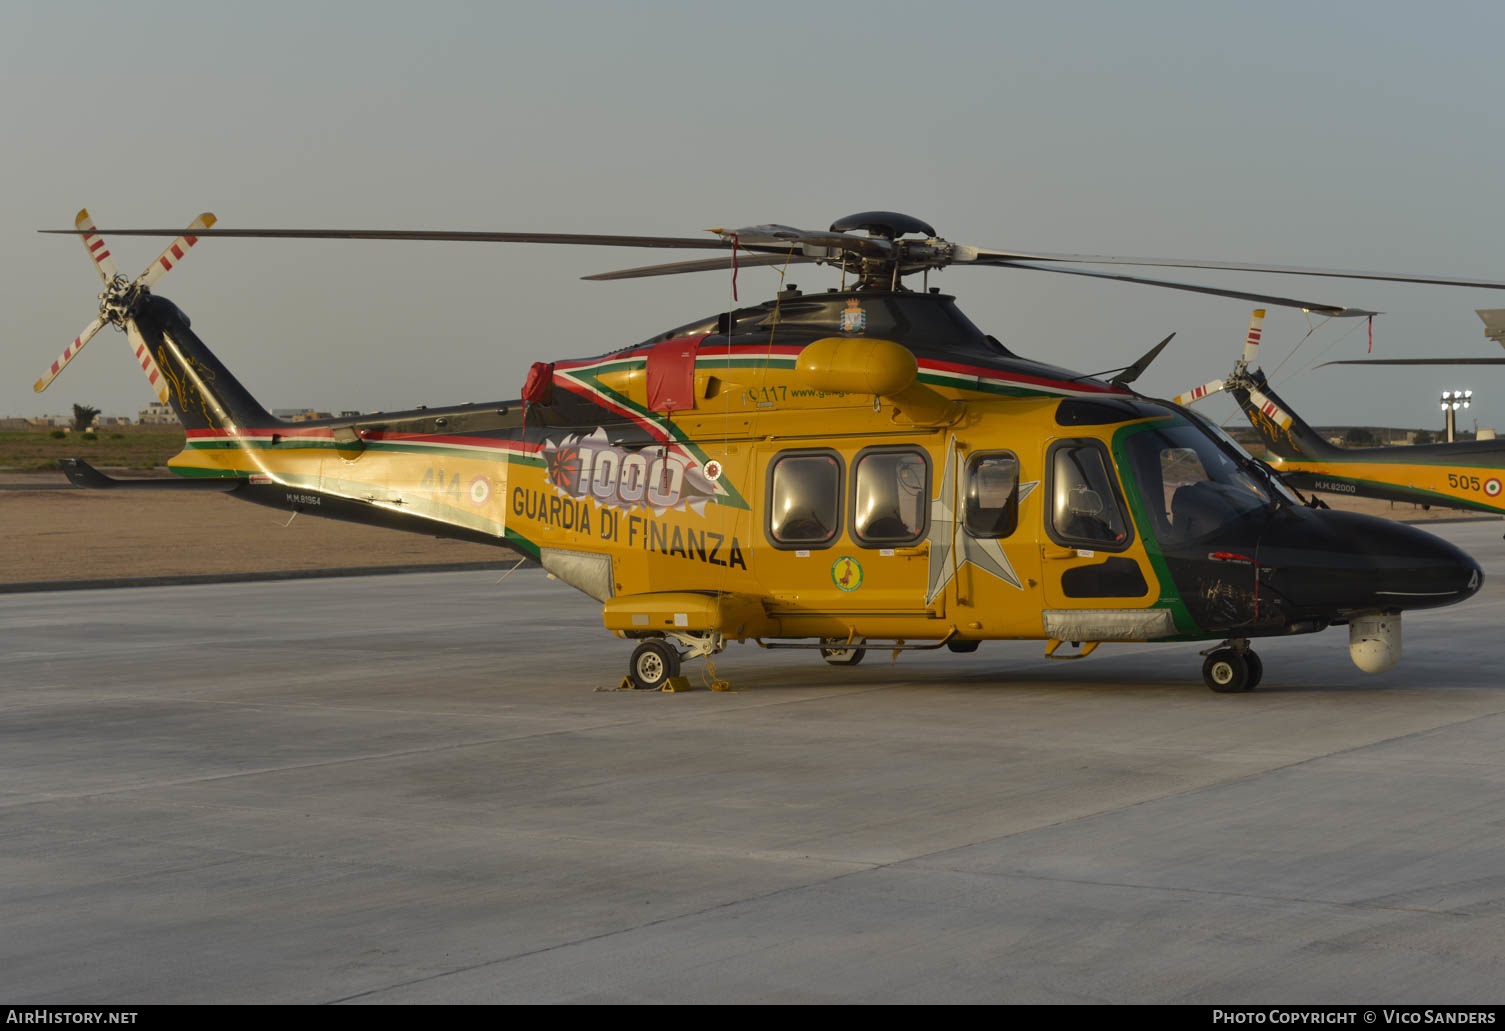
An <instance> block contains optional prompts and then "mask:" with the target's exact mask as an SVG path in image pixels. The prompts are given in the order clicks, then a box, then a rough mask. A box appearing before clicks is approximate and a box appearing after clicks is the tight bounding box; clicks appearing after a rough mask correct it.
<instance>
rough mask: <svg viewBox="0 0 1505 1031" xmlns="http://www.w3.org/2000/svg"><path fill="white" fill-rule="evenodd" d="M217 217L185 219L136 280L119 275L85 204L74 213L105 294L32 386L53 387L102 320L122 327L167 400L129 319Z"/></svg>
mask: <svg viewBox="0 0 1505 1031" xmlns="http://www.w3.org/2000/svg"><path fill="white" fill-rule="evenodd" d="M215 221H216V220H215V217H214V216H213V215H212V214H210V213H208V212H205V213H204V214H202V215H200V216H199V217H198V218H196V219H194V220H193V221H192V222H191V223H189V225H188V229H187V231H186V232H184V234H183V235H182V236H180V237H178V238H177V239H176V240H174V241H173V242H172V243H171V244H169V245H168V247H167V249H166V250H164V251H163V252H162V254H161V256H160V257H158V258H157V260H156V261H154V262H152V263H151V264H150V265H148V266H147V267H146V271H144V272H142V273H141V275H139V276H137V277H136V279H135V281H133V282H128V281H127V280H126V278H125V277H124V276H122V275H121V274H120V270H119V267H118V266H117V265H116V264H115V259H114V258H113V257H111V255H110V248H109V246H108V245H107V244H106V243H105V241H104V238H103V237H101V236H100V235H99V234H98V233H97V232H95V227H94V220H93V218H91V217H90V216H89V212H88V209H87V208H86V209H83V210H81V211H79V213H78V217H77V218H75V219H74V226H75V227H76V228H77V229H79V230H80V235H79V239H81V240H83V242H84V249H85V250H87V251H88V253H89V258H90V260H91V261H93V262H94V268H95V271H97V272H98V273H99V278H100V280H101V281H103V283H104V285H105V289H104V293H102V294H100V295H99V315H98V316H96V317H95V319H94V321H93V322H91V323H89V325H88V326H87V327H85V329H84V331H83V332H82V333H80V334H79V335H78V336H76V337H74V338H73V343H71V344H69V345H68V346H67V347H65V348H63V353H62V354H60V355H58V357H57V360H56V361H54V362H53V363H52V365H51V366H49V367H48V369H47V371H46V372H44V373H43V374H42V375H41V377H39V378H38V379H37V381H36V383H35V384H34V385H33V386H32V389H33V390H35V391H36V392H37V393H39V394H40V393H41V392H42V391H44V390H46V389H47V388H48V387H49V386H51V385H52V381H53V380H55V379H57V377H58V376H59V374H61V373H62V371H63V370H64V369H65V368H67V367H68V363H69V362H71V361H73V359H74V358H76V357H78V353H79V352H80V351H82V350H83V349H84V345H85V344H87V343H88V342H89V341H90V340H91V339H92V338H93V337H94V334H96V333H98V332H99V331H100V330H101V329H103V328H104V325H105V323H111V324H113V325H114V326H115V327H116V328H117V329H121V330H123V331H125V333H126V334H127V337H128V339H129V346H130V347H131V350H132V351H133V352H134V356H135V358H136V361H137V363H138V364H139V365H140V366H141V371H142V373H143V374H144V375H145V376H146V381H147V382H148V383H149V384H151V388H152V391H153V392H154V393H155V394H156V395H157V400H158V401H160V402H162V403H163V404H166V403H167V381H166V379H165V378H164V377H163V375H162V371H161V369H159V368H158V367H157V363H156V361H155V360H154V359H153V358H152V355H151V351H150V350H148V349H147V346H146V344H145V342H144V341H142V340H141V339H140V338H139V335H138V334H136V333H134V332H132V330H133V318H134V315H135V313H136V311H137V310H138V308H139V307H140V305H141V303H142V301H143V300H144V299H145V298H146V297H147V295H148V293H149V292H150V290H151V288H152V287H153V286H155V285H156V284H157V283H158V282H159V281H160V280H161V279H162V277H163V276H165V275H166V274H167V273H168V271H169V270H170V269H172V268H173V266H174V265H176V264H177V263H178V262H179V261H181V260H182V259H183V256H184V255H185V254H187V253H188V251H189V249H190V248H191V247H193V245H194V244H196V243H198V237H197V236H195V235H194V233H195V231H196V230H200V229H208V228H210V227H211V226H213V225H214V223H215Z"/></svg>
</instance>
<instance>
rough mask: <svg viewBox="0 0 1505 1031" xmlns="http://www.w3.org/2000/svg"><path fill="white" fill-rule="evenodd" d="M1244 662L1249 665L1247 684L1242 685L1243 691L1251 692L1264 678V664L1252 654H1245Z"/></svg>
mask: <svg viewBox="0 0 1505 1031" xmlns="http://www.w3.org/2000/svg"><path fill="white" fill-rule="evenodd" d="M1244 661H1245V662H1247V663H1248V664H1249V682H1248V683H1247V684H1245V685H1244V690H1245V691H1253V690H1254V689H1255V688H1256V687H1258V686H1259V682H1260V681H1261V680H1263V679H1264V677H1265V664H1264V662H1263V661H1262V660H1261V659H1260V657H1259V656H1258V655H1255V654H1254V653H1253V652H1245V653H1244Z"/></svg>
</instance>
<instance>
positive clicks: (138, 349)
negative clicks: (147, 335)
mask: <svg viewBox="0 0 1505 1031" xmlns="http://www.w3.org/2000/svg"><path fill="white" fill-rule="evenodd" d="M130 328H131V333H130V335H129V337H128V339H127V341H126V346H128V347H131V348H132V349H133V350H134V351H135V354H136V361H138V362H139V363H140V364H141V371H142V372H143V373H145V374H146V381H147V382H148V383H150V384H151V387H152V390H154V391H156V393H157V400H158V401H160V402H162V403H163V404H167V378H166V377H165V376H163V375H162V370H161V369H159V368H157V363H156V361H155V360H154V359H153V358H152V353H151V351H150V350H149V349H148V348H147V346H146V341H145V340H143V339H142V338H141V334H140V333H138V332H135V329H136V324H135V323H134V322H132V323H131V324H130Z"/></svg>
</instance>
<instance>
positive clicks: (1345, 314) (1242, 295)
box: [978, 260, 1377, 318]
mask: <svg viewBox="0 0 1505 1031" xmlns="http://www.w3.org/2000/svg"><path fill="white" fill-rule="evenodd" d="M978 264H979V265H982V266H984V267H987V268H1027V269H1034V270H1035V271H1036V272H1060V273H1062V274H1064V275H1068V276H1090V277H1091V278H1093V279H1116V280H1118V281H1119V282H1120V283H1138V284H1140V285H1141V286H1162V287H1165V288H1166V289H1167V290H1186V291H1189V292H1190V293H1194V294H1210V295H1212V296H1213V297H1234V298H1237V299H1239V300H1243V301H1255V302H1257V303H1259V304H1273V305H1275V306H1276V307H1279V308H1300V309H1301V310H1302V311H1314V312H1317V313H1318V314H1319V315H1327V316H1329V317H1331V318H1355V317H1358V316H1361V315H1374V314H1377V313H1376V312H1372V311H1365V310H1364V309H1362V308H1344V307H1342V306H1340V305H1336V304H1322V303H1320V302H1318V301H1300V300H1297V299H1296V298H1294V297H1277V296H1275V295H1273V294H1255V293H1249V292H1247V291H1244V290H1226V289H1224V288H1222V287H1217V286H1196V285H1195V284H1192V283H1175V282H1171V281H1170V280H1167V279H1146V278H1145V277H1143V276H1128V275H1124V274H1122V273H1118V272H1094V271H1092V270H1090V269H1084V268H1062V267H1059V266H1055V265H1030V264H1026V263H1025V262H1022V261H1001V260H1000V261H980V262H978Z"/></svg>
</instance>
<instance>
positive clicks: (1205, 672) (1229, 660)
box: [1202, 648, 1265, 694]
mask: <svg viewBox="0 0 1505 1031" xmlns="http://www.w3.org/2000/svg"><path fill="white" fill-rule="evenodd" d="M1264 672H1265V666H1264V663H1262V662H1260V660H1259V656H1258V655H1255V654H1254V653H1253V652H1239V651H1238V650H1237V649H1235V648H1219V649H1218V650H1217V651H1215V652H1213V653H1212V654H1211V655H1209V656H1207V661H1206V662H1204V663H1202V680H1203V682H1204V683H1206V685H1207V686H1208V687H1210V688H1212V689H1213V690H1214V691H1217V692H1219V693H1221V694H1237V693H1238V692H1240V691H1249V690H1252V689H1253V687H1254V685H1255V684H1257V683H1259V680H1260V677H1262V676H1264Z"/></svg>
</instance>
